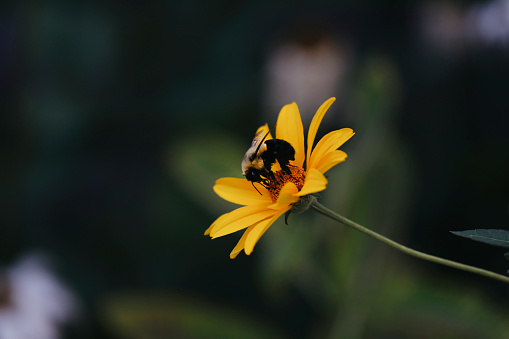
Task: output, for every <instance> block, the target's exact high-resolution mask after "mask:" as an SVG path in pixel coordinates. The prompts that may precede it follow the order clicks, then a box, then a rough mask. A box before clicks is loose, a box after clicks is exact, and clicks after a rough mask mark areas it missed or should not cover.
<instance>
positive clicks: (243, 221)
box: [210, 209, 276, 238]
mask: <svg viewBox="0 0 509 339" xmlns="http://www.w3.org/2000/svg"><path fill="white" fill-rule="evenodd" d="M275 213H276V211H274V210H271V209H264V210H261V211H258V212H255V213H252V214H248V215H246V216H243V217H241V218H239V219H237V220H235V221H233V222H224V221H223V222H222V223H221V224H217V225H216V226H215V227H214V228H213V229H212V231H211V232H210V236H211V237H212V238H218V237H222V236H224V235H227V234H230V233H234V232H237V231H240V230H241V229H244V228H246V227H249V226H251V225H253V224H256V223H258V222H260V221H262V220H265V219H268V218H271V217H273V216H274V214H275Z"/></svg>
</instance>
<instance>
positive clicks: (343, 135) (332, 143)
mask: <svg viewBox="0 0 509 339" xmlns="http://www.w3.org/2000/svg"><path fill="white" fill-rule="evenodd" d="M354 134H355V133H354V132H353V130H352V129H351V128H342V129H340V130H338V131H332V132H330V133H328V134H326V135H325V136H324V137H323V138H322V139H321V140H320V141H319V142H318V143H317V144H316V147H315V149H314V150H313V153H311V158H310V159H309V166H308V169H310V168H316V167H317V166H316V165H317V164H318V163H319V162H320V160H322V158H323V156H324V155H325V154H327V153H329V152H332V151H335V150H337V149H338V148H339V147H340V146H341V145H343V144H344V143H345V142H346V141H347V140H348V139H350V138H351V137H352V136H353V135H354Z"/></svg>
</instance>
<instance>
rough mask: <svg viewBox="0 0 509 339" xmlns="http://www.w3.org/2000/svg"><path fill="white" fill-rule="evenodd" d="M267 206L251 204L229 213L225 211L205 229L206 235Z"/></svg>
mask: <svg viewBox="0 0 509 339" xmlns="http://www.w3.org/2000/svg"><path fill="white" fill-rule="evenodd" d="M266 209H267V208H266V207H265V206H264V205H249V206H244V207H240V208H237V209H235V210H233V211H231V212H229V213H225V214H223V215H222V216H220V217H219V218H217V219H216V220H215V221H214V222H213V223H212V225H210V227H209V228H208V229H207V230H206V231H205V235H208V234H210V233H213V230H215V229H217V228H218V227H219V228H221V227H224V226H225V225H228V224H229V223H232V222H235V221H236V220H238V219H241V218H244V217H245V216H247V215H250V214H253V213H256V212H259V211H263V210H266Z"/></svg>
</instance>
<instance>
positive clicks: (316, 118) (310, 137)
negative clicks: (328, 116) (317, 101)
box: [306, 97, 336, 170]
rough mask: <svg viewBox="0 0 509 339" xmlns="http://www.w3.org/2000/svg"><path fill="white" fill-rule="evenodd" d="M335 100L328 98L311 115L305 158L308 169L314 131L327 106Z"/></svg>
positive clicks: (316, 130)
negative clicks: (312, 115)
mask: <svg viewBox="0 0 509 339" xmlns="http://www.w3.org/2000/svg"><path fill="white" fill-rule="evenodd" d="M335 100H336V98H334V97H333V98H330V99H329V100H327V101H326V102H324V103H323V104H322V106H320V108H319V109H318V111H316V113H315V116H314V117H313V120H311V124H310V125H309V131H308V144H307V155H306V159H308V163H307V166H306V169H307V170H309V157H310V155H311V149H312V148H313V143H314V142H315V137H316V132H318V127H319V126H320V123H321V122H322V119H323V116H324V115H325V113H326V112H327V110H328V109H329V107H330V106H331V105H332V103H333V102H334V101H335Z"/></svg>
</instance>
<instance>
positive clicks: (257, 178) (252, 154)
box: [242, 129, 295, 191]
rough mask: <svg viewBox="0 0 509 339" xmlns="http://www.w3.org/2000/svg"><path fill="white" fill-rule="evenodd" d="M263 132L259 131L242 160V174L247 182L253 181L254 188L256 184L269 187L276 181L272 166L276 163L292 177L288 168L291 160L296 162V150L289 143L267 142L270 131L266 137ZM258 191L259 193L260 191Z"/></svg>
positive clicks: (279, 140) (280, 140) (274, 140)
mask: <svg viewBox="0 0 509 339" xmlns="http://www.w3.org/2000/svg"><path fill="white" fill-rule="evenodd" d="M263 132H264V129H261V130H259V131H258V133H257V134H256V135H255V137H254V139H253V142H252V143H251V147H250V148H249V149H248V150H247V152H246V155H245V156H244V159H243V160H242V174H243V175H244V176H245V177H246V179H247V180H249V181H251V183H252V184H253V187H254V183H255V182H257V183H260V184H261V185H262V186H264V187H267V186H268V184H269V181H270V180H274V173H273V172H272V165H274V164H275V163H276V161H277V162H278V163H279V166H280V167H281V169H282V170H283V171H285V173H287V174H289V175H291V171H290V169H289V168H288V166H291V165H290V164H289V163H290V161H291V160H295V149H294V148H293V146H292V145H291V144H290V143H289V142H288V141H285V140H282V139H269V140H265V139H266V138H267V136H268V135H269V133H270V131H268V132H267V133H266V134H265V135H264V134H263ZM255 189H256V187H255ZM256 190H257V191H258V189H256Z"/></svg>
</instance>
